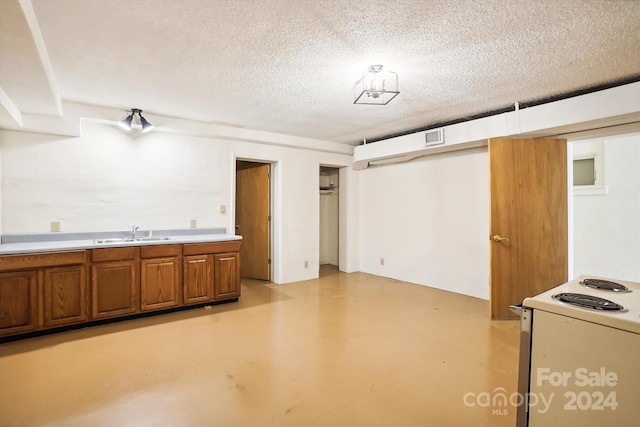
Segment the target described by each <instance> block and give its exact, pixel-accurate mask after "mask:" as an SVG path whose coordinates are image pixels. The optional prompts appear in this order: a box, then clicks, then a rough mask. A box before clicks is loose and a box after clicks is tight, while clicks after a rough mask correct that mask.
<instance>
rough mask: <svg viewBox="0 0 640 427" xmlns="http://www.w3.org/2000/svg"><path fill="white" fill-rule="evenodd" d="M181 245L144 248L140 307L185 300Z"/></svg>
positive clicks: (160, 306)
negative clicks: (183, 298) (183, 295)
mask: <svg viewBox="0 0 640 427" xmlns="http://www.w3.org/2000/svg"><path fill="white" fill-rule="evenodd" d="M181 255H182V246H181V245H160V246H143V247H141V248H140V258H141V260H140V274H141V275H140V310H142V311H149V310H160V309H166V308H171V307H178V306H180V305H181V304H182V266H181V265H180V262H181Z"/></svg>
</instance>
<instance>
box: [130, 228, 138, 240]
mask: <svg viewBox="0 0 640 427" xmlns="http://www.w3.org/2000/svg"><path fill="white" fill-rule="evenodd" d="M139 228H140V227H138V226H135V225H134V226H132V227H131V238H132V239H135V238H136V232H137V231H138V229H139Z"/></svg>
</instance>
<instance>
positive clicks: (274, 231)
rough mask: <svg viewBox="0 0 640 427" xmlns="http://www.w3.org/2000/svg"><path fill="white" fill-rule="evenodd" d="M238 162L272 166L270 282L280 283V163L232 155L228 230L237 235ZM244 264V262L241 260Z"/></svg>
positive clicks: (274, 160)
mask: <svg viewBox="0 0 640 427" xmlns="http://www.w3.org/2000/svg"><path fill="white" fill-rule="evenodd" d="M236 161H245V162H254V163H265V164H269V165H270V166H271V168H270V169H271V172H270V173H271V179H270V182H269V186H270V188H269V193H270V194H269V196H270V200H269V215H271V222H270V224H269V234H270V239H269V241H270V242H269V244H270V245H271V247H270V248H269V252H270V254H271V268H270V269H269V275H270V278H269V280H270V281H271V282H274V283H279V281H278V280H279V278H280V274H281V265H280V264H281V263H280V258H281V257H280V239H279V236H280V230H281V229H282V227H281V224H282V222H281V218H282V214H281V211H280V192H279V191H278V189H279V188H280V180H281V173H280V162H279V160H277V159H268V158H264V157H251V156H238V155H236V154H235V153H231V165H232V167H231V179H230V180H229V182H230V183H231V201H232V203H231V206H232V207H231V209H229V218H228V220H227V230H232V233H230V234H234V235H235V233H236V231H235V230H236V202H235V201H236ZM240 262H242V260H240Z"/></svg>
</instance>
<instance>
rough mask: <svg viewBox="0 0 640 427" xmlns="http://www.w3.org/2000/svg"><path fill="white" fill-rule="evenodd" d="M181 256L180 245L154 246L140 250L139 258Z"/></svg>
mask: <svg viewBox="0 0 640 427" xmlns="http://www.w3.org/2000/svg"><path fill="white" fill-rule="evenodd" d="M181 254H182V248H181V245H154V246H142V247H141V248H140V258H161V257H174V256H180V255H181Z"/></svg>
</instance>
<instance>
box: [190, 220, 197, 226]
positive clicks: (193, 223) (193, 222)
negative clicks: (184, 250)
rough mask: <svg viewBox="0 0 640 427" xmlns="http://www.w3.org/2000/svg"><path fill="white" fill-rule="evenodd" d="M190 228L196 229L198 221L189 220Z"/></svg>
mask: <svg viewBox="0 0 640 427" xmlns="http://www.w3.org/2000/svg"><path fill="white" fill-rule="evenodd" d="M191 228H198V220H196V219H192V220H191Z"/></svg>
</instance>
